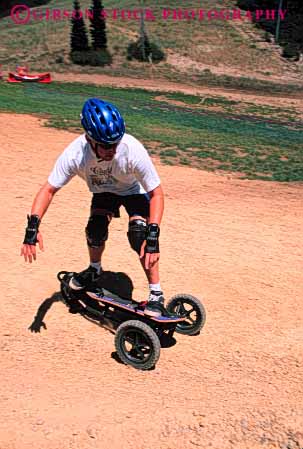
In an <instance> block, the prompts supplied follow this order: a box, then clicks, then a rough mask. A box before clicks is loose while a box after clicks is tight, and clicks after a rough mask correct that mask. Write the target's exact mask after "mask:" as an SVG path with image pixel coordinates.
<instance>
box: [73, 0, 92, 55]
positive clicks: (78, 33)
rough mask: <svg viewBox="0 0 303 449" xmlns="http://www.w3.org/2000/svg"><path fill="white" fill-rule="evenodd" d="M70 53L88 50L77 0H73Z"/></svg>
mask: <svg viewBox="0 0 303 449" xmlns="http://www.w3.org/2000/svg"><path fill="white" fill-rule="evenodd" d="M70 45H71V54H73V52H78V51H81V52H82V51H87V50H88V37H87V31H86V26H85V23H84V20H83V17H82V14H81V9H80V3H79V0H74V11H73V15H72V18H71V40H70Z"/></svg>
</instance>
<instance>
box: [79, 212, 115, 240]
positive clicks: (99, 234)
mask: <svg viewBox="0 0 303 449" xmlns="http://www.w3.org/2000/svg"><path fill="white" fill-rule="evenodd" d="M109 222H110V220H109V218H108V216H107V215H91V216H90V218H89V220H88V223H87V226H86V228H85V233H86V240H87V244H88V246H89V247H90V248H99V247H100V246H102V245H103V244H104V242H105V241H106V240H107V239H108V225H109Z"/></svg>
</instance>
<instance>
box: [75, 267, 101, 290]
mask: <svg viewBox="0 0 303 449" xmlns="http://www.w3.org/2000/svg"><path fill="white" fill-rule="evenodd" d="M99 277H100V273H98V270H97V269H96V268H94V267H92V266H89V267H88V268H86V270H83V271H81V273H76V274H74V276H73V277H72V278H71V280H70V281H69V287H70V288H71V289H73V290H83V289H84V288H87V287H89V286H90V285H91V284H93V283H94V282H96V281H97V280H98V279H99Z"/></svg>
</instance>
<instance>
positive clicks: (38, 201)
mask: <svg viewBox="0 0 303 449" xmlns="http://www.w3.org/2000/svg"><path fill="white" fill-rule="evenodd" d="M58 190H60V189H58V188H56V187H53V186H52V185H51V184H49V182H46V183H45V184H44V185H43V186H42V187H41V189H40V190H39V192H38V193H37V195H36V197H35V199H34V202H33V205H32V209H31V215H38V217H39V218H40V220H41V219H42V217H43V215H44V214H45V212H46V211H47V209H48V206H49V205H50V203H51V202H52V199H53V197H54V195H55V193H56V192H58Z"/></svg>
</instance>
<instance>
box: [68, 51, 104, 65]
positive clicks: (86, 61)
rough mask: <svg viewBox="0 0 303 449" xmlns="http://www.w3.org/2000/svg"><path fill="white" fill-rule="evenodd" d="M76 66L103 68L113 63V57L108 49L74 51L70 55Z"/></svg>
mask: <svg viewBox="0 0 303 449" xmlns="http://www.w3.org/2000/svg"><path fill="white" fill-rule="evenodd" d="M70 57H71V60H72V62H73V63H74V64H79V65H90V66H94V67H97V66H98V67H99V66H100V67H103V66H105V65H110V64H111V63H112V56H111V54H110V53H109V51H108V50H106V49H100V50H92V49H90V50H88V51H74V52H72V53H71V54H70Z"/></svg>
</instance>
